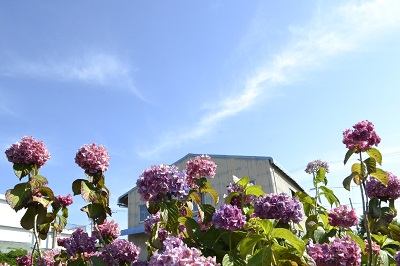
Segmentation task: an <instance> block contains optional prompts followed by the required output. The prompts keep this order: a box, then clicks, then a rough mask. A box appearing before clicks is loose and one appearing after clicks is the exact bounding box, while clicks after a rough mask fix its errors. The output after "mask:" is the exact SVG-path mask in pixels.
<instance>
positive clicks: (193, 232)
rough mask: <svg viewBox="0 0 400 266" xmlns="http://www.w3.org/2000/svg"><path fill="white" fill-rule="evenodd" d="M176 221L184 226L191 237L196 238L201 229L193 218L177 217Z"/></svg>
mask: <svg viewBox="0 0 400 266" xmlns="http://www.w3.org/2000/svg"><path fill="white" fill-rule="evenodd" d="M178 222H180V223H181V224H183V225H184V226H185V228H186V232H187V234H188V236H189V237H190V238H191V239H196V238H197V237H198V236H199V233H200V232H201V229H200V226H199V224H198V223H197V222H196V220H195V219H193V218H188V217H179V218H178Z"/></svg>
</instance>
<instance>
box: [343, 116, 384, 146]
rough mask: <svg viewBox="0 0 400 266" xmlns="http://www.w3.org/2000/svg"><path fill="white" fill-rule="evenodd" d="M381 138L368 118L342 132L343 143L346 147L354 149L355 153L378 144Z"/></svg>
mask: <svg viewBox="0 0 400 266" xmlns="http://www.w3.org/2000/svg"><path fill="white" fill-rule="evenodd" d="M380 142H381V138H380V137H379V136H378V134H376V132H375V130H374V124H372V123H371V122H369V121H368V120H365V121H361V122H358V123H357V124H355V125H354V126H353V129H346V130H345V131H344V132H343V144H345V145H346V147H347V148H348V149H355V152H356V153H360V152H364V151H366V150H368V149H369V148H371V147H372V146H374V145H375V146H378V144H379V143H380Z"/></svg>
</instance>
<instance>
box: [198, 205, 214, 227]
mask: <svg viewBox="0 0 400 266" xmlns="http://www.w3.org/2000/svg"><path fill="white" fill-rule="evenodd" d="M199 211H201V217H202V219H203V223H204V224H208V223H209V222H211V220H212V217H213V215H214V213H215V208H214V206H212V205H210V204H200V205H199Z"/></svg>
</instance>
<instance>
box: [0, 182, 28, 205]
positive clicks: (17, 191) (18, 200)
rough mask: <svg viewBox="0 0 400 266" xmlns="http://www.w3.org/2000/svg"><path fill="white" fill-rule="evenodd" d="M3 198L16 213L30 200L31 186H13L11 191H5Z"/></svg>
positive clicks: (21, 184)
mask: <svg viewBox="0 0 400 266" xmlns="http://www.w3.org/2000/svg"><path fill="white" fill-rule="evenodd" d="M5 197H6V201H7V203H8V205H10V207H11V208H13V209H14V210H15V211H16V212H17V211H19V210H20V209H22V208H23V207H24V206H25V205H26V204H27V203H28V202H29V201H30V200H31V199H32V190H31V184H29V183H20V184H17V185H15V187H14V188H13V189H9V190H7V192H6V195H5Z"/></svg>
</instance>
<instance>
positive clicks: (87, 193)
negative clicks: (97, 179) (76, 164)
mask: <svg viewBox="0 0 400 266" xmlns="http://www.w3.org/2000/svg"><path fill="white" fill-rule="evenodd" d="M81 193H82V198H83V199H84V200H85V201H86V202H93V201H96V200H97V199H98V195H97V191H96V188H95V187H94V186H93V184H92V183H90V182H89V181H87V180H85V181H82V182H81Z"/></svg>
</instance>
